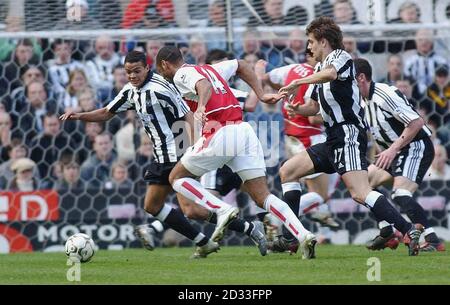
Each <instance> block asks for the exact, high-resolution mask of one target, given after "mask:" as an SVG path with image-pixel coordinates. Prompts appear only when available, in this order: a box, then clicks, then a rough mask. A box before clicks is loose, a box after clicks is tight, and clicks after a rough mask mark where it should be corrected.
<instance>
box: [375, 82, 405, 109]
mask: <svg viewBox="0 0 450 305" xmlns="http://www.w3.org/2000/svg"><path fill="white" fill-rule="evenodd" d="M374 87H375V89H374V94H373V97H372V99H373V100H374V101H375V102H376V103H378V104H380V105H382V104H389V105H391V106H394V105H397V104H398V103H399V102H403V99H402V98H401V97H400V96H399V95H398V94H397V92H398V89H397V87H395V86H391V85H388V84H385V83H375V86H374Z"/></svg>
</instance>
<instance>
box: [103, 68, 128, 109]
mask: <svg viewBox="0 0 450 305" xmlns="http://www.w3.org/2000/svg"><path fill="white" fill-rule="evenodd" d="M113 79H114V80H113V87H112V88H110V89H109V90H100V91H99V95H100V101H101V103H102V105H105V106H106V104H107V103H109V102H110V101H111V100H112V99H114V97H116V96H117V94H119V92H120V90H122V88H123V87H124V86H125V85H126V84H127V83H128V76H127V73H126V72H125V67H124V66H123V65H121V64H119V65H117V66H115V67H114V69H113Z"/></svg>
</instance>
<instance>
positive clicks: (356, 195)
mask: <svg viewBox="0 0 450 305" xmlns="http://www.w3.org/2000/svg"><path fill="white" fill-rule="evenodd" d="M350 195H351V196H352V199H353V200H355V201H356V202H358V203H360V204H363V203H364V202H365V201H366V197H367V196H366V194H363V193H361V192H350Z"/></svg>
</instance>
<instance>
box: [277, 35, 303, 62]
mask: <svg viewBox="0 0 450 305" xmlns="http://www.w3.org/2000/svg"><path fill="white" fill-rule="evenodd" d="M306 40H307V37H306V35H305V32H304V31H302V30H301V29H298V28H297V29H294V30H292V31H291V32H290V33H289V44H288V48H287V49H286V50H285V51H284V52H283V57H284V62H285V64H287V65H290V64H298V63H303V62H305V47H306Z"/></svg>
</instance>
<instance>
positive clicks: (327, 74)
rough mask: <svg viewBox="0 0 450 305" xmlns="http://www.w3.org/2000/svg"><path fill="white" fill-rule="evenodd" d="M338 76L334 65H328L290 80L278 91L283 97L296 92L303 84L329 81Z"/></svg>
mask: <svg viewBox="0 0 450 305" xmlns="http://www.w3.org/2000/svg"><path fill="white" fill-rule="evenodd" d="M337 77H338V75H337V71H336V68H334V66H328V67H326V68H325V69H323V70H322V71H319V72H316V73H314V74H311V75H309V76H306V77H304V78H300V79H297V80H294V81H292V82H291V83H290V84H289V85H287V86H285V87H283V88H281V89H280V91H279V93H280V94H282V95H283V96H284V97H288V96H290V95H293V94H296V92H297V90H298V87H300V86H301V85H303V84H323V83H327V82H331V81H333V80H335V79H336V78H337Z"/></svg>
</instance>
